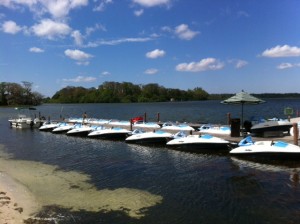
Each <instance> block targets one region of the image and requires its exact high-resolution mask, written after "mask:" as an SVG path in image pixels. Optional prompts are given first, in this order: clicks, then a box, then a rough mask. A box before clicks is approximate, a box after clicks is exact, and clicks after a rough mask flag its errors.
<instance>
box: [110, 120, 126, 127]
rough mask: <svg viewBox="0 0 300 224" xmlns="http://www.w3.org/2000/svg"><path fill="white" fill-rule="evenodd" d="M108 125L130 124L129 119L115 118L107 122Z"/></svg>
mask: <svg viewBox="0 0 300 224" xmlns="http://www.w3.org/2000/svg"><path fill="white" fill-rule="evenodd" d="M108 124H109V125H111V126H116V127H118V126H130V121H122V120H116V119H112V120H110V121H109V122H108Z"/></svg>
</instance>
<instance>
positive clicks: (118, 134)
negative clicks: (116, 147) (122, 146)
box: [88, 127, 131, 139]
mask: <svg viewBox="0 0 300 224" xmlns="http://www.w3.org/2000/svg"><path fill="white" fill-rule="evenodd" d="M129 133H131V131H129V130H127V129H125V128H121V127H112V128H104V127H102V128H99V129H97V130H94V131H92V132H91V133H89V134H88V137H91V138H106V139H122V138H123V139H125V138H126V137H127V136H128V134H129Z"/></svg>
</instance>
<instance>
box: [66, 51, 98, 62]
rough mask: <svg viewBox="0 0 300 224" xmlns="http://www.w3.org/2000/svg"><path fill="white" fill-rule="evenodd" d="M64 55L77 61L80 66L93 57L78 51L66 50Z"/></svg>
mask: <svg viewBox="0 0 300 224" xmlns="http://www.w3.org/2000/svg"><path fill="white" fill-rule="evenodd" d="M65 55H66V56H67V57H69V58H71V59H73V60H75V61H78V62H79V64H82V63H83V62H86V61H88V60H89V59H90V58H92V57H93V56H92V55H90V54H87V53H85V52H83V51H80V50H70V49H67V50H65Z"/></svg>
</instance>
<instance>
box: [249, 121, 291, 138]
mask: <svg viewBox="0 0 300 224" xmlns="http://www.w3.org/2000/svg"><path fill="white" fill-rule="evenodd" d="M292 126H293V124H292V123H291V122H290V121H288V120H268V121H265V122H262V123H258V124H255V125H253V126H252V127H251V133H253V134H255V135H263V134H264V133H266V132H282V133H283V132H289V131H290V128H291V127H292Z"/></svg>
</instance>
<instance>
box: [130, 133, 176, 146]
mask: <svg viewBox="0 0 300 224" xmlns="http://www.w3.org/2000/svg"><path fill="white" fill-rule="evenodd" d="M170 139H173V134H172V133H169V132H166V131H163V130H157V131H155V130H154V131H149V132H143V133H137V134H132V135H131V136H129V137H127V138H126V139H125V142H127V143H138V144H152V143H161V144H166V142H167V141H169V140H170Z"/></svg>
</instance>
